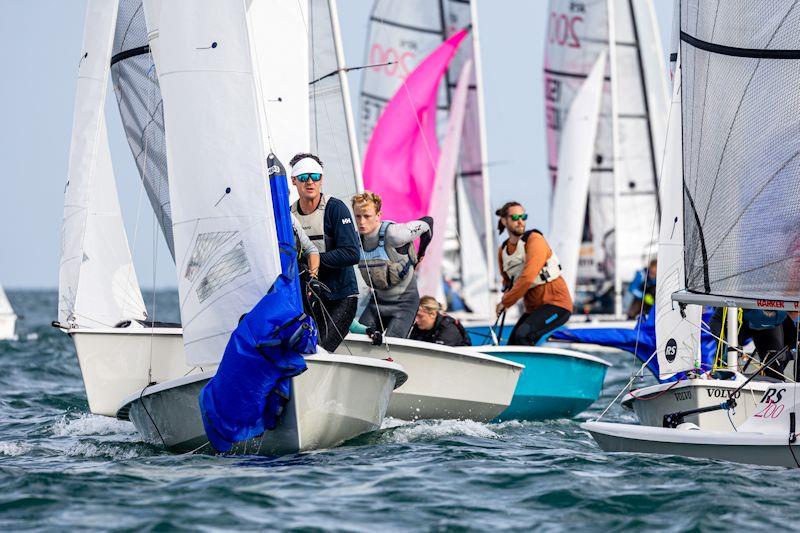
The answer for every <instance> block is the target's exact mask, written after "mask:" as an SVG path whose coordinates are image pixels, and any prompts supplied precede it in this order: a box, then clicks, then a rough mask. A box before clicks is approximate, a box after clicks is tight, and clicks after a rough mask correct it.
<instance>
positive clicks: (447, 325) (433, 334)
mask: <svg viewBox="0 0 800 533" xmlns="http://www.w3.org/2000/svg"><path fill="white" fill-rule="evenodd" d="M408 338H409V339H412V340H415V341H422V342H432V343H434V344H443V345H445V346H471V345H472V343H471V342H470V340H469V335H468V334H467V332H466V330H465V329H464V326H462V325H461V323H460V322H459V321H458V320H456V319H455V318H453V317H451V316H450V315H447V314H445V313H444V311H443V310H442V306H441V305H440V304H439V302H438V301H436V298H434V297H433V296H423V297H422V298H420V299H419V308H418V309H417V315H416V318H415V320H414V327H413V328H411V333H409V334H408Z"/></svg>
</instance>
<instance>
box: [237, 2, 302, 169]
mask: <svg viewBox="0 0 800 533" xmlns="http://www.w3.org/2000/svg"><path fill="white" fill-rule="evenodd" d="M308 1H309V0H293V1H291V2H278V1H264V0H247V2H246V4H247V18H248V26H249V30H250V31H249V36H250V46H251V57H252V61H253V69H254V70H253V72H254V74H255V79H256V86H257V89H258V93H259V99H258V101H259V104H260V106H259V108H260V110H261V111H260V113H259V117H260V120H261V128H262V130H261V131H262V138H263V140H264V143H265V144H264V150H265V152H266V153H269V152H272V153H274V154H275V155H277V156H278V159H279V160H280V161H284V162H285V163H287V164H288V162H289V161H290V160H291V159H292V157H293V156H294V155H295V154H297V153H300V152H308V150H309V147H310V145H311V139H310V138H309V130H308V123H309V120H310V119H309V106H308V94H309V86H308V83H309V81H310V80H309V78H308V75H309V66H308V38H307V37H306V35H307V34H306V31H307V29H306V24H307V20H308ZM278 21H279V22H278Z"/></svg>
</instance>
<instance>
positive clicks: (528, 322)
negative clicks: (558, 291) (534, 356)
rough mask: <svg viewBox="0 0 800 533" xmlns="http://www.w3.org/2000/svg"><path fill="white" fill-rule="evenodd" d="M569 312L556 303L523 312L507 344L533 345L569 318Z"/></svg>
mask: <svg viewBox="0 0 800 533" xmlns="http://www.w3.org/2000/svg"><path fill="white" fill-rule="evenodd" d="M570 315H572V313H570V312H569V311H567V310H566V309H564V308H562V307H558V306H557V305H551V304H544V305H543V306H541V307H537V308H536V309H534V310H533V311H531V312H530V313H523V314H522V316H521V317H519V320H517V324H516V325H515V326H514V329H513V330H511V337H509V339H508V344H509V346H512V345H516V346H534V345H535V344H536V343H537V342H539V339H541V338H542V337H543V336H544V335H546V334H547V333H550V332H551V331H553V330H554V329H556V328H557V327H559V326H561V325H563V324H565V323H566V322H567V320H569V317H570Z"/></svg>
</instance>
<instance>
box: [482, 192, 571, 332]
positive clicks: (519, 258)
mask: <svg viewBox="0 0 800 533" xmlns="http://www.w3.org/2000/svg"><path fill="white" fill-rule="evenodd" d="M496 215H497V216H498V217H499V220H498V222H497V231H498V232H499V233H501V234H502V233H503V231H508V239H507V240H506V241H505V242H504V243H503V244H502V246H500V250H499V251H498V261H499V262H500V273H501V275H502V276H503V286H504V287H505V288H506V290H505V293H504V294H503V299H502V300H501V301H500V303H499V304H498V305H497V315H498V316H499V315H500V314H501V313H502V312H503V311H504V310H506V309H508V308H509V307H511V306H512V305H514V304H515V303H517V301H519V300H520V299H522V300H523V303H524V306H525V312H524V313H523V314H522V316H520V317H519V320H518V321H517V324H516V325H515V326H514V329H513V330H512V331H511V336H510V337H509V340H508V344H516V345H525V346H533V345H535V344H536V343H537V342H539V340H540V339H541V338H542V337H544V336H545V335H546V334H548V333H550V332H551V331H553V330H554V329H556V328H557V327H559V326H561V325H562V324H564V323H565V322H566V321H567V320H568V319H569V317H570V315H571V314H572V298H571V297H570V294H569V289H568V288H567V284H566V282H565V281H564V278H563V277H561V265H559V263H558V257H557V256H556V254H555V253H553V250H551V249H550V245H549V244H547V241H546V240H545V238H544V236H543V235H542V234H541V232H539V231H538V230H535V229H534V230H530V231H525V221H526V220H527V219H528V215H527V213H525V209H524V208H523V207H522V205H520V204H519V203H518V202H508V203H507V204H505V205H504V206H503V207H501V208H500V209H498V210H497V212H496Z"/></svg>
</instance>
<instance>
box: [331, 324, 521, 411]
mask: <svg viewBox="0 0 800 533" xmlns="http://www.w3.org/2000/svg"><path fill="white" fill-rule="evenodd" d="M388 343H389V349H388V351H387V348H386V346H385V345H381V346H373V345H372V342H371V340H370V339H369V338H368V337H366V336H365V335H353V334H350V335H348V336H347V339H346V341H345V342H344V343H342V345H341V346H339V348H338V349H337V350H336V353H338V354H352V355H356V356H363V357H372V358H377V359H385V358H387V357H391V358H392V360H394V361H396V362H398V363H400V364H401V365H402V366H403V368H404V369H405V371H406V372H408V382H406V384H405V385H403V386H402V387H400V388H398V389H397V390H396V391H395V393H394V395H392V400H391V402H390V403H389V410H388V412H387V415H388V416H391V417H394V418H400V419H403V420H417V419H426V418H440V419H471V420H476V421H479V422H483V421H488V420H491V419H493V418H495V417H497V416H498V415H499V414H500V413H502V412H503V411H504V410H505V409H506V407H508V406H509V404H510V403H511V399H512V397H513V395H514V389H515V388H516V385H517V380H518V379H519V376H520V374H521V372H522V369H523V368H524V367H523V365H520V364H517V363H513V362H511V361H506V360H504V359H500V358H497V357H493V356H490V355H484V354H481V353H478V352H477V351H475V350H472V349H468V348H452V347H449V346H442V345H439V344H432V343H427V342H418V341H412V340H408V339H396V338H390V339H388Z"/></svg>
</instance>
